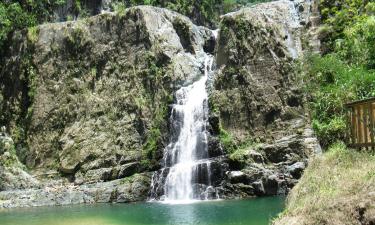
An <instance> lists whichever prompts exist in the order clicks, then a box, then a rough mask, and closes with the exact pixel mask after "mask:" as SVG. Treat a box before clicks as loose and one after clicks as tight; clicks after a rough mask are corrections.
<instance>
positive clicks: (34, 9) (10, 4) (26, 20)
mask: <svg viewBox="0 0 375 225" xmlns="http://www.w3.org/2000/svg"><path fill="white" fill-rule="evenodd" d="M64 3H65V0H50V1H44V0H33V1H16V0H9V1H2V2H0V50H3V48H4V45H5V44H6V41H7V39H8V38H9V35H11V34H12V32H14V31H15V30H20V29H23V28H26V27H33V26H35V25H37V24H40V23H43V22H46V21H50V20H51V19H52V17H53V10H54V9H55V8H56V7H58V6H59V5H61V4H64ZM0 54H2V52H1V51H0Z"/></svg>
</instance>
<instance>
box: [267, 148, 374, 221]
mask: <svg viewBox="0 0 375 225" xmlns="http://www.w3.org/2000/svg"><path fill="white" fill-rule="evenodd" d="M274 224H275V225H284V224H285V225H286V224H287V225H293V224H296V225H297V224H298V225H302V224H351V225H355V224H375V155H374V154H371V153H366V152H357V151H355V150H353V149H348V148H346V147H345V145H344V144H342V143H339V144H335V145H333V146H332V147H331V148H330V149H329V150H328V151H327V152H326V153H324V154H323V155H321V156H317V157H316V158H315V159H312V160H311V163H310V165H309V167H308V168H307V169H306V171H305V173H304V175H303V177H302V178H301V180H300V182H299V183H298V184H297V186H296V187H295V188H294V189H293V190H292V192H291V194H290V195H289V196H288V199H287V206H286V210H285V211H284V212H283V213H282V214H281V215H280V216H279V218H278V219H276V220H275V221H274Z"/></svg>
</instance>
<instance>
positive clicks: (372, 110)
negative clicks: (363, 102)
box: [369, 104, 375, 149]
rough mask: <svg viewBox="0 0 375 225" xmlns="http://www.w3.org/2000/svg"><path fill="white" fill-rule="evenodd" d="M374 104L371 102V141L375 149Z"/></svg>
mask: <svg viewBox="0 0 375 225" xmlns="http://www.w3.org/2000/svg"><path fill="white" fill-rule="evenodd" d="M373 105H374V104H370V106H369V110H370V139H371V143H372V145H373V149H374V148H375V140H374V139H375V134H374V133H375V124H374V116H375V115H374V109H375V108H374V106H373Z"/></svg>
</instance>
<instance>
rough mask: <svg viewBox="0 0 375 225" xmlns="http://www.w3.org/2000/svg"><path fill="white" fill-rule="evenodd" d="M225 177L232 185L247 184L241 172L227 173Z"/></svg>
mask: <svg viewBox="0 0 375 225" xmlns="http://www.w3.org/2000/svg"><path fill="white" fill-rule="evenodd" d="M227 176H228V178H229V181H230V182H231V183H232V184H236V183H246V182H247V181H246V175H245V173H244V172H241V171H229V172H227Z"/></svg>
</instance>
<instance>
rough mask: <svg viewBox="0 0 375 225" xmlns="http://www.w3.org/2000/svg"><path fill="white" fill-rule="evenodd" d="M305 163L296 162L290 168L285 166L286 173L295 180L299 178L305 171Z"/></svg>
mask: <svg viewBox="0 0 375 225" xmlns="http://www.w3.org/2000/svg"><path fill="white" fill-rule="evenodd" d="M305 167H306V166H305V163H303V162H296V163H294V164H292V165H290V166H287V167H286V169H287V171H288V172H289V173H290V174H291V175H292V176H293V177H294V178H296V179H299V178H301V175H302V172H303V170H304V169H305Z"/></svg>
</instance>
